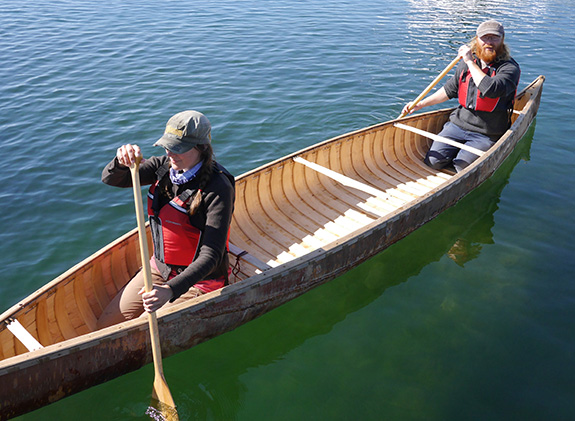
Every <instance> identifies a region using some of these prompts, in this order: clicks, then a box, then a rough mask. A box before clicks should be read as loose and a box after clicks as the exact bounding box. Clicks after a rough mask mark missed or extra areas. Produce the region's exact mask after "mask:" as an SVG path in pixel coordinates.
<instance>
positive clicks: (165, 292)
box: [138, 285, 174, 313]
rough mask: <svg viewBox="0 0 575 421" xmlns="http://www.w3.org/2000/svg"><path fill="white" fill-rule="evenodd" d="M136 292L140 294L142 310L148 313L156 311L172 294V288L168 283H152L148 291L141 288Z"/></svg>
mask: <svg viewBox="0 0 575 421" xmlns="http://www.w3.org/2000/svg"><path fill="white" fill-rule="evenodd" d="M138 294H140V295H141V296H142V301H143V303H144V310H146V311H147V312H148V313H153V312H154V311H158V310H159V309H160V308H161V307H162V306H163V305H164V304H166V303H167V302H168V301H170V299H171V298H172V297H173V296H174V293H173V292H172V288H170V287H169V286H168V285H154V286H153V287H152V290H151V291H150V292H146V289H145V288H142V289H141V290H140V292H138Z"/></svg>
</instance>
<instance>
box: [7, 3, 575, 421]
mask: <svg viewBox="0 0 575 421" xmlns="http://www.w3.org/2000/svg"><path fill="white" fill-rule="evenodd" d="M573 10H574V9H573V3H572V2H571V1H569V2H563V1H558V0H547V1H545V0H542V1H535V0H526V1H522V2H512V1H509V0H499V1H496V0H485V1H478V0H458V1H456V0H442V1H440V0H437V1H431V0H424V1H421V0H420V1H406V0H401V1H393V2H391V1H375V0H368V1H363V2H351V1H337V0H336V1H332V0H322V1H319V0H311V1H306V2H302V1H293V0H291V1H290V0H285V1H284V0H276V1H265V0H261V1H257V2H256V1H247V0H236V1H233V2H232V1H226V0H216V1H210V2H195V3H191V2H182V1H175V0H171V1H162V2H159V1H147V0H146V1H142V2H135V1H128V0H124V1H116V2H91V1H73V0H69V1H59V2H56V1H41V0H40V1H37V2H34V3H33V4H32V3H23V2H17V1H2V2H0V58H1V59H2V60H1V61H0V63H1V65H0V81H1V82H2V83H0V98H2V103H1V105H0V152H1V156H2V157H4V159H5V165H4V168H5V171H4V183H2V185H0V199H1V203H2V205H1V206H2V208H1V209H2V217H1V218H0V256H2V260H1V262H2V268H3V271H2V275H1V277H0V307H2V311H3V310H4V309H6V308H8V307H10V306H11V305H13V304H14V303H16V302H17V301H18V300H19V299H21V298H23V297H25V296H26V295H28V294H30V293H31V292H33V291H34V290H35V289H37V288H39V287H40V286H41V285H43V284H44V283H46V282H48V281H49V280H51V279H53V278H54V277H56V276H57V275H59V274H60V273H62V272H63V271H64V270H66V269H67V268H69V267H70V266H72V265H74V264H75V263H77V262H79V261H80V260H82V259H83V258H85V257H87V256H88V255H90V254H91V253H93V252H94V251H96V250H98V249H99V248H100V247H102V246H104V245H105V244H107V243H108V242H110V241H111V240H113V239H114V238H116V237H118V236H119V235H120V234H122V233H124V232H126V231H127V230H129V229H131V228H132V227H134V226H135V218H134V215H133V203H132V200H133V199H132V197H131V195H130V194H128V193H127V192H126V191H121V190H119V189H118V190H116V189H112V188H110V187H107V186H104V185H103V184H102V183H101V182H100V172H101V169H102V167H103V166H104V165H105V163H107V162H108V160H109V159H111V158H112V156H113V155H114V153H115V149H116V148H117V146H119V145H120V144H122V143H126V142H132V143H136V142H137V143H139V144H140V145H141V146H142V148H143V149H144V153H145V154H146V155H150V154H152V153H154V152H156V151H155V149H154V148H153V147H152V146H151V145H152V143H153V141H154V140H156V138H158V137H159V136H160V135H161V133H162V129H163V126H164V124H165V122H166V121H167V119H168V118H169V117H170V116H171V115H172V114H174V113H176V112H177V111H180V110H183V109H188V108H193V109H198V110H200V111H202V112H204V113H205V114H206V115H208V117H209V118H210V120H211V121H212V124H213V126H214V130H213V135H214V147H215V149H216V152H217V157H218V160H219V161H221V162H222V163H223V164H224V165H226V167H228V168H229V169H230V170H231V171H232V172H233V173H234V174H236V175H238V174H241V173H242V172H245V171H248V170H250V169H252V168H254V167H256V166H259V165H261V164H263V163H265V162H268V161H270V160H272V159H276V158H278V157H280V156H282V155H285V154H287V153H290V152H293V151H295V150H298V149H300V148H303V147H305V146H308V145H310V144H313V143H316V142H319V141H322V140H325V139H327V138H330V137H332V136H335V135H338V134H341V133H345V132H349V131H351V130H355V129H358V128H361V127H364V126H368V125H371V124H374V123H377V122H380V121H385V120H389V119H392V118H395V117H396V116H397V115H398V114H399V112H400V111H401V108H402V106H403V105H404V104H405V103H406V102H407V101H409V100H412V99H413V98H415V97H416V96H417V95H418V94H419V93H420V92H421V91H422V90H423V89H424V88H425V87H426V86H427V84H428V83H429V82H430V81H431V80H433V78H434V77H435V76H436V75H437V74H439V72H440V71H441V70H443V68H444V67H445V66H446V65H447V64H448V63H449V62H450V61H451V60H452V58H453V57H454V56H455V54H456V51H457V48H458V46H459V45H460V44H461V43H463V42H466V41H467V40H468V39H469V38H470V37H471V36H472V35H473V31H474V29H475V27H476V26H477V24H478V23H479V22H480V21H481V20H483V19H484V18H490V17H495V18H497V19H498V20H500V21H501V22H503V23H504V25H505V26H506V30H507V42H508V43H509V45H510V47H511V51H512V54H513V56H514V57H515V58H516V59H517V61H518V62H519V63H520V65H521V68H522V86H525V85H526V84H527V83H528V82H530V81H532V80H533V79H535V77H537V76H538V75H539V74H544V75H545V76H546V77H547V80H546V83H545V87H544V92H543V98H542V101H541V107H540V110H539V114H538V117H537V120H536V124H535V125H534V126H533V127H532V128H531V130H530V131H529V132H528V134H527V135H526V136H525V138H524V139H523V140H522V142H521V143H520V146H519V148H518V150H517V151H516V152H515V154H514V155H513V157H512V158H511V159H510V160H508V161H506V163H505V165H504V167H502V168H501V169H500V170H499V171H498V172H497V173H496V175H495V176H494V177H493V178H492V179H490V180H489V181H488V182H487V183H486V184H485V185H483V186H481V187H480V188H479V189H478V190H476V191H475V192H473V193H472V194H471V195H469V196H468V197H466V198H465V199H464V200H462V201H461V202H460V203H459V204H458V205H456V206H455V207H453V208H452V209H450V210H448V211H447V212H445V213H444V214H442V215H441V216H439V217H438V218H437V219H435V220H434V221H432V222H430V223H429V224H427V225H425V226H424V227H422V228H421V229H419V230H417V231H416V232H414V233H413V234H411V235H410V236H408V237H406V238H405V239H404V240H402V241H400V242H399V243H397V244H395V245H394V246H392V247H390V248H389V249H388V250H386V251H385V252H383V253H381V254H380V255H378V256H376V257H374V258H373V259H371V260H370V261H368V262H367V263H365V264H363V265H361V266H360V267H358V268H356V269H354V270H352V271H350V272H349V273H347V274H346V275H344V276H342V277H340V278H338V279H336V280H334V281H332V282H330V283H328V284H326V285H324V286H321V287H319V288H317V289H315V290H313V291H311V292H309V293H308V294H306V295H304V296H302V297H300V298H298V299H296V300H294V301H292V302H290V303H288V304H286V305H284V306H282V307H280V308H278V309H276V310H274V311H272V312H270V313H268V314H266V315H265V316H263V317H261V318H259V319H257V320H255V321H253V322H251V323H249V324H247V325H244V326H242V327H241V328H238V329H236V330H235V331H233V332H230V333H228V334H225V335H223V336H220V337H218V338H215V339H213V340H211V341H209V342H207V343H205V344H202V345H200V346H198V347H195V348H193V349H191V350H188V351H185V352H182V353H180V354H178V355H176V356H173V357H170V358H167V359H166V360H165V361H164V370H165V374H166V379H167V381H168V384H169V386H170V390H171V391H172V394H173V396H174V400H175V401H176V403H177V405H178V409H179V412H180V416H181V417H182V419H190V420H192V419H199V420H203V419H206V420H254V419H255V420H260V419H262V420H263V419H266V420H267V419H273V420H293V419H304V420H308V419H309V420H318V419H319V420H380V419H385V420H419V419H421V420H462V419H478V420H550V419H553V420H569V419H575V403H574V402H575V400H574V399H573V390H575V380H574V379H575V334H574V332H575V329H574V327H575V326H574V323H573V320H575V286H574V283H573V274H574V272H575V264H574V263H573V262H574V259H573V256H574V251H575V247H574V246H573V241H572V238H573V234H575V229H574V223H573V217H572V216H571V213H572V210H573V209H574V208H575V206H574V205H575V187H574V186H575V183H574V182H573V181H574V180H573V176H574V171H573V164H572V162H573V160H574V158H575V146H574V145H573V140H574V139H575V130H574V127H573V124H572V115H571V114H572V112H571V111H572V108H573V107H572V99H571V96H572V95H571V93H572V92H573V88H574V86H573V85H574V84H573V81H572V72H573V70H572V69H573V68H574V66H575V59H574V58H573V55H572V54H571V53H570V52H571V51H572V49H573V45H574V41H575V36H573V33H574V30H575V22H574V21H575V12H574V11H573ZM454 246H456V247H454ZM152 380H153V369H152V367H151V366H147V367H144V368H142V369H141V370H139V371H136V372H134V373H130V374H128V375H125V376H122V377H120V378H118V379H116V380H114V381H111V382H108V383H105V384H103V385H99V386H96V387H93V388H91V389H89V390H87V391H84V392H81V393H79V394H76V395H74V396H71V397H68V398H66V399H64V400H61V401H59V402H56V403H54V404H52V405H49V406H47V407H45V408H42V409H40V410H37V411H34V412H31V413H29V414H27V415H24V416H22V417H19V418H18V419H20V420H77V419H85V420H130V419H142V420H145V419H147V416H146V415H145V411H146V408H147V406H148V404H149V402H150V394H151V389H152ZM0 387H7V385H0ZM14 393H18V390H15V391H14Z"/></svg>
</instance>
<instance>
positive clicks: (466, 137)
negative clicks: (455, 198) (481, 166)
mask: <svg viewBox="0 0 575 421" xmlns="http://www.w3.org/2000/svg"><path fill="white" fill-rule="evenodd" d="M439 135H440V136H443V137H446V138H448V139H452V140H455V141H456V142H459V143H465V144H466V145H468V146H472V147H474V148H476V149H479V150H481V151H486V150H488V149H489V148H490V147H492V146H493V145H494V144H495V142H494V141H492V140H491V139H490V138H489V136H486V135H484V134H481V133H476V132H470V131H467V130H463V129H462V128H460V127H459V126H457V125H455V124H453V123H451V122H447V123H445V125H444V126H443V129H442V130H441V132H440V133H439ZM477 158H479V157H478V156H477V155H475V154H474V153H471V152H468V151H464V150H463V149H459V148H458V147H456V146H451V145H448V144H446V143H442V142H435V141H434V142H433V143H432V144H431V148H429V151H428V152H427V155H426V156H425V163H426V164H427V165H429V166H430V167H431V168H434V169H436V170H440V169H442V168H445V167H447V166H449V165H450V164H453V166H454V167H455V170H456V171H457V172H459V171H461V170H463V169H464V168H466V167H467V166H469V165H470V164H471V163H472V162H473V161H475V160H476V159H477Z"/></svg>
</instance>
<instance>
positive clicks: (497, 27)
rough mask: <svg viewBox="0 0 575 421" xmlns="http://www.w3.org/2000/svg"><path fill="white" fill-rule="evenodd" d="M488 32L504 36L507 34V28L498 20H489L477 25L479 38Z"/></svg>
mask: <svg viewBox="0 0 575 421" xmlns="http://www.w3.org/2000/svg"><path fill="white" fill-rule="evenodd" d="M487 34H491V35H498V36H500V37H501V38H503V37H504V36H505V30H504V29H503V25H501V24H500V23H499V22H497V21H496V20H488V21H485V22H483V23H482V24H481V25H479V26H478V27H477V36H478V37H479V38H481V37H482V36H484V35H487Z"/></svg>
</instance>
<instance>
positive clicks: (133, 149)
mask: <svg viewBox="0 0 575 421" xmlns="http://www.w3.org/2000/svg"><path fill="white" fill-rule="evenodd" d="M137 157H140V158H141V157H142V151H141V150H140V147H139V146H138V145H130V144H127V145H122V146H120V147H119V148H118V150H117V151H116V158H117V159H118V162H119V163H120V164H121V165H123V166H125V167H130V166H131V165H132V164H133V163H135V162H136V158H137ZM141 162H144V160H143V159H142V160H141V161H140V163H141Z"/></svg>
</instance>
